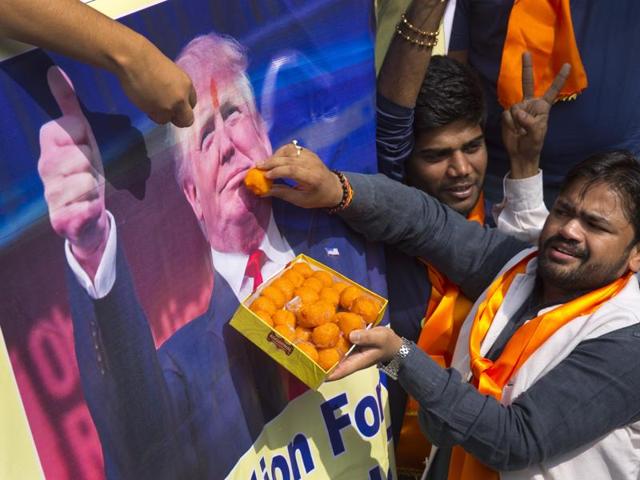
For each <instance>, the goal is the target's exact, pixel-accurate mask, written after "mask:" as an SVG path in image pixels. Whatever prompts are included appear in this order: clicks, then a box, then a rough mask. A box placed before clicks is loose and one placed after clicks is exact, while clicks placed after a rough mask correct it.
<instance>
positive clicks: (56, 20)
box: [0, 0, 149, 73]
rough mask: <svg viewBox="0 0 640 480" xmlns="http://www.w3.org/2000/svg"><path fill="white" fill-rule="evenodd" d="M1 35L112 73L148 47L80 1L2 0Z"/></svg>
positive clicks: (134, 35)
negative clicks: (138, 51)
mask: <svg viewBox="0 0 640 480" xmlns="http://www.w3.org/2000/svg"><path fill="white" fill-rule="evenodd" d="M88 25H90V26H91V28H87V26H88ZM0 33H2V34H3V35H5V36H7V37H11V38H14V39H16V40H20V41H23V42H27V43H30V44H33V45H37V46H40V47H43V48H46V49H49V50H53V51H56V52H59V53H61V54H63V55H67V56H69V57H72V58H75V59H77V60H79V61H82V62H86V63H89V64H91V65H94V66H96V67H100V68H104V69H106V70H109V71H111V72H114V73H117V72H118V71H119V70H120V69H122V68H124V66H125V65H126V64H128V63H129V62H130V61H131V59H132V58H133V57H134V56H135V55H134V54H135V52H136V50H137V49H140V48H149V42H148V41H147V40H146V39H145V38H144V37H142V36H141V35H139V34H138V33H136V32H134V31H133V30H131V29H129V28H127V27H125V26H124V25H122V24H120V23H118V22H116V21H114V20H112V19H110V18H109V17H107V16H105V15H103V14H102V13H100V12H98V11H97V10H95V9H94V8H92V7H90V6H88V5H85V4H84V3H82V2H81V1H79V0H56V1H50V0H3V1H2V2H0Z"/></svg>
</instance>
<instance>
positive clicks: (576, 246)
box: [263, 148, 640, 480]
mask: <svg viewBox="0 0 640 480" xmlns="http://www.w3.org/2000/svg"><path fill="white" fill-rule="evenodd" d="M291 154H292V152H291V150H290V149H288V148H283V149H281V150H279V151H278V152H276V155H275V156H274V157H273V158H272V159H270V160H269V161H267V162H266V163H265V164H264V165H263V168H266V169H268V170H269V173H268V174H267V175H268V176H269V177H270V178H280V177H288V178H292V179H294V180H295V181H297V182H298V183H299V185H301V187H300V188H298V189H297V190H292V189H289V188H287V187H284V186H279V187H278V188H276V189H274V190H273V192H272V194H273V195H274V196H277V197H280V198H283V199H286V200H288V201H290V202H292V203H294V204H296V205H299V206H304V207H316V208H317V207H328V208H331V207H335V206H336V205H339V207H340V209H341V210H342V211H341V216H342V218H343V219H344V220H346V221H347V223H349V225H350V226H351V227H352V228H354V229H355V230H357V231H359V232H361V233H364V234H365V235H367V236H368V237H369V238H370V239H372V240H377V241H383V242H388V243H392V244H394V245H397V246H398V247H399V248H400V249H402V250H403V251H405V252H406V253H407V254H409V255H415V256H418V255H419V256H422V257H424V258H425V259H427V260H428V261H429V262H431V263H433V264H434V265H435V266H437V268H438V269H440V270H441V271H442V272H444V273H445V274H446V275H447V276H448V277H449V278H451V279H452V280H454V281H455V282H456V283H458V284H459V285H460V288H461V290H462V291H463V292H465V294H466V295H467V296H468V298H469V299H471V300H472V301H474V305H473V308H472V310H471V312H470V313H469V315H468V316H467V318H466V319H465V322H464V324H463V327H462V329H461V333H460V336H459V338H458V341H457V344H456V348H455V351H454V355H453V361H452V367H451V368H448V369H443V368H441V367H440V366H439V365H438V364H437V363H436V362H434V361H433V360H432V359H431V358H429V357H428V356H427V355H425V354H424V353H422V351H421V350H420V349H418V348H416V346H415V344H413V343H412V342H410V341H407V340H406V339H403V338H401V337H400V336H398V335H396V334H395V333H394V332H393V331H392V330H391V329H387V328H374V329H372V330H370V331H356V332H354V333H352V334H351V338H350V339H351V341H352V342H353V343H355V344H357V345H358V347H359V351H358V352H357V353H356V354H354V355H352V356H350V357H348V358H347V359H346V360H345V361H344V362H343V363H342V364H340V365H339V366H338V368H337V369H336V370H335V372H334V373H333V375H332V378H333V379H338V378H342V377H343V376H345V375H348V374H349V373H351V372H353V371H356V370H358V369H360V368H364V367H366V366H369V365H373V364H376V363H379V364H380V365H381V368H383V369H384V370H385V371H386V372H387V373H388V374H389V375H391V376H392V377H395V376H397V378H398V379H399V381H400V383H401V385H402V386H403V388H405V389H406V390H407V391H408V392H409V393H410V394H411V395H412V396H414V397H415V398H416V399H417V400H418V402H419V404H420V413H419V415H420V420H421V426H422V428H423V430H424V431H425V433H426V435H427V437H428V438H429V440H430V441H431V442H432V443H433V444H434V445H437V446H438V447H439V448H438V449H434V451H433V452H432V455H431V459H430V462H429V467H428V468H429V471H428V474H427V477H426V478H428V479H431V480H444V479H456V480H457V479H474V480H484V479H495V478H506V479H518V480H519V479H554V480H556V479H557V480H560V479H568V478H571V479H573V478H598V479H600V478H615V479H621V480H623V479H635V478H638V475H639V474H640V469H639V465H640V461H639V460H640V451H639V450H638V448H637V444H638V441H639V440H640V406H639V405H640V368H638V358H640V325H639V323H640V315H639V314H638V309H637V305H638V302H639V301H640V288H639V286H638V281H637V279H636V277H635V276H634V275H633V273H634V272H638V271H639V270H640V243H639V242H640V214H639V212H640V164H639V163H638V161H637V159H636V158H634V157H633V155H631V154H630V153H629V152H626V151H615V152H611V153H605V154H600V155H595V156H592V157H590V158H588V159H587V160H585V161H583V162H582V163H580V164H579V165H577V166H576V167H575V168H574V169H572V171H571V172H570V173H569V174H568V176H567V178H566V180H565V183H564V185H563V188H562V190H561V192H560V195H559V197H558V199H557V200H556V202H555V204H554V206H553V208H552V210H551V212H550V214H549V217H548V219H547V221H546V222H545V225H544V228H543V230H542V233H541V236H540V241H539V248H528V246H527V244H525V243H524V242H522V241H519V240H517V239H514V238H513V237H509V236H506V235H505V234H503V233H501V232H500V231H498V230H495V229H493V230H492V229H486V228H482V227H480V226H479V225H477V224H475V223H473V222H467V221H465V220H464V219H463V218H462V217H460V216H459V215H457V214H453V213H452V212H451V211H450V210H449V209H447V208H446V207H444V206H442V205H441V204H440V203H439V202H437V201H435V200H434V199H433V198H431V197H429V196H428V195H426V194H424V193H422V192H419V191H417V190H414V189H410V188H408V187H406V186H404V185H401V184H399V183H398V182H393V181H390V180H389V179H387V178H386V177H384V176H363V175H358V174H349V175H347V176H345V177H344V179H343V180H342V181H341V179H340V178H339V177H338V176H335V175H333V174H332V173H331V172H329V171H328V170H326V168H325V167H324V166H323V165H322V162H321V161H320V160H319V159H317V157H315V156H314V155H312V154H311V153H307V154H306V155H305V157H304V163H303V162H300V161H298V162H297V163H296V162H294V161H292V159H291ZM349 190H350V191H351V194H350V195H347V196H346V197H345V195H344V191H347V192H349ZM344 198H352V201H351V202H350V203H349V202H345V201H343V199H344Z"/></svg>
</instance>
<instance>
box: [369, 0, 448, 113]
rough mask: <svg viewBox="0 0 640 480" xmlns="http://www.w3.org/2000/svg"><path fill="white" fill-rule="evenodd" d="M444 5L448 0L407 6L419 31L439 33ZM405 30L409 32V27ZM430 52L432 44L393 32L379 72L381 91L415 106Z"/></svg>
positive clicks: (410, 19)
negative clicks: (411, 39)
mask: <svg viewBox="0 0 640 480" xmlns="http://www.w3.org/2000/svg"><path fill="white" fill-rule="evenodd" d="M445 6H446V2H440V1H439V0H414V1H413V2H412V3H411V5H410V6H409V8H408V9H407V12H406V18H407V21H408V22H410V23H411V24H412V25H413V26H415V27H417V28H418V29H420V30H423V31H426V32H437V31H438V28H439V25H440V20H441V19H442V15H443V14H444V10H445ZM403 31H408V32H410V30H409V29H406V28H405V29H404V30H403ZM410 36H411V37H413V36H414V35H410ZM415 37H416V39H421V40H426V39H425V38H421V37H419V36H417V35H416V36H415ZM431 51H432V49H431V48H429V47H424V46H419V45H415V44H413V43H411V42H410V41H407V40H406V39H405V38H403V37H401V36H400V35H398V34H397V33H396V34H394V35H393V38H392V40H391V44H390V45H389V49H388V51H387V54H386V56H385V59H384V63H383V64H382V68H381V69H380V74H379V75H378V92H379V93H380V94H382V95H384V96H385V97H386V98H388V99H389V100H391V101H393V102H395V103H397V104H398V105H402V106H405V107H413V106H415V103H416V98H417V97H418V92H419V91H420V86H421V85H422V81H423V79H424V76H425V73H426V71H427V68H428V66H429V60H430V59H431Z"/></svg>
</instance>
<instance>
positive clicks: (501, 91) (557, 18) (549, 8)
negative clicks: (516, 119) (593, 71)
mask: <svg viewBox="0 0 640 480" xmlns="http://www.w3.org/2000/svg"><path fill="white" fill-rule="evenodd" d="M526 51H529V52H531V59H532V62H533V74H534V82H535V83H534V85H535V96H536V97H541V96H542V95H543V94H544V92H546V91H547V89H548V88H549V87H550V86H551V82H552V81H553V79H554V78H555V76H556V74H557V73H558V72H559V71H560V67H562V65H563V64H564V63H569V64H571V73H570V74H569V78H567V81H566V82H565V84H564V86H563V87H562V89H561V90H560V93H559V94H558V99H559V100H570V99H574V98H575V97H576V95H577V94H579V93H580V92H582V91H583V90H584V89H585V88H587V74H586V72H585V70H584V66H583V65H582V60H581V59H580V52H579V51H578V46H577V45H576V39H575V35H574V32H573V22H572V20H571V8H570V6H569V0H515V1H514V3H513V8H512V9H511V14H510V16H509V24H508V27H507V35H506V38H505V41H504V47H503V50H502V61H501V64H500V75H499V76H498V100H499V101H500V104H501V105H502V107H503V108H505V109H507V108H509V107H511V106H512V105H513V104H515V103H518V102H520V101H521V100H522V54H523V53H524V52H526Z"/></svg>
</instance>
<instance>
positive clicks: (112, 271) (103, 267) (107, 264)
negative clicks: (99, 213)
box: [64, 210, 118, 300]
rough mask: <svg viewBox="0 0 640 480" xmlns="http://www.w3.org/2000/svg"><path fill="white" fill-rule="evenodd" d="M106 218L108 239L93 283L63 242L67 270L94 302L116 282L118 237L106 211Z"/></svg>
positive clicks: (110, 217)
mask: <svg viewBox="0 0 640 480" xmlns="http://www.w3.org/2000/svg"><path fill="white" fill-rule="evenodd" d="M107 217H108V218H109V225H110V228H109V238H107V245H106V246H105V249H104V253H103V254H102V258H101V259H100V265H98V270H97V271H96V277H95V279H94V280H93V281H91V278H89V275H87V273H86V272H85V271H84V270H83V269H82V267H81V266H80V264H79V263H78V261H77V260H76V257H74V256H73V253H72V252H71V244H70V243H69V241H68V240H67V241H65V242H64V253H65V256H66V257H67V263H68V264H69V268H71V271H72V272H73V274H74V276H75V277H76V280H78V283H79V284H80V285H81V286H82V288H84V289H85V290H86V291H87V293H88V294H89V296H90V297H91V298H93V299H94V300H98V299H100V298H103V297H106V296H107V294H108V293H109V292H110V291H111V289H112V288H113V284H114V283H115V281H116V246H117V237H118V236H117V234H116V222H115V219H114V218H113V215H111V212H109V211H108V210H107Z"/></svg>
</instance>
